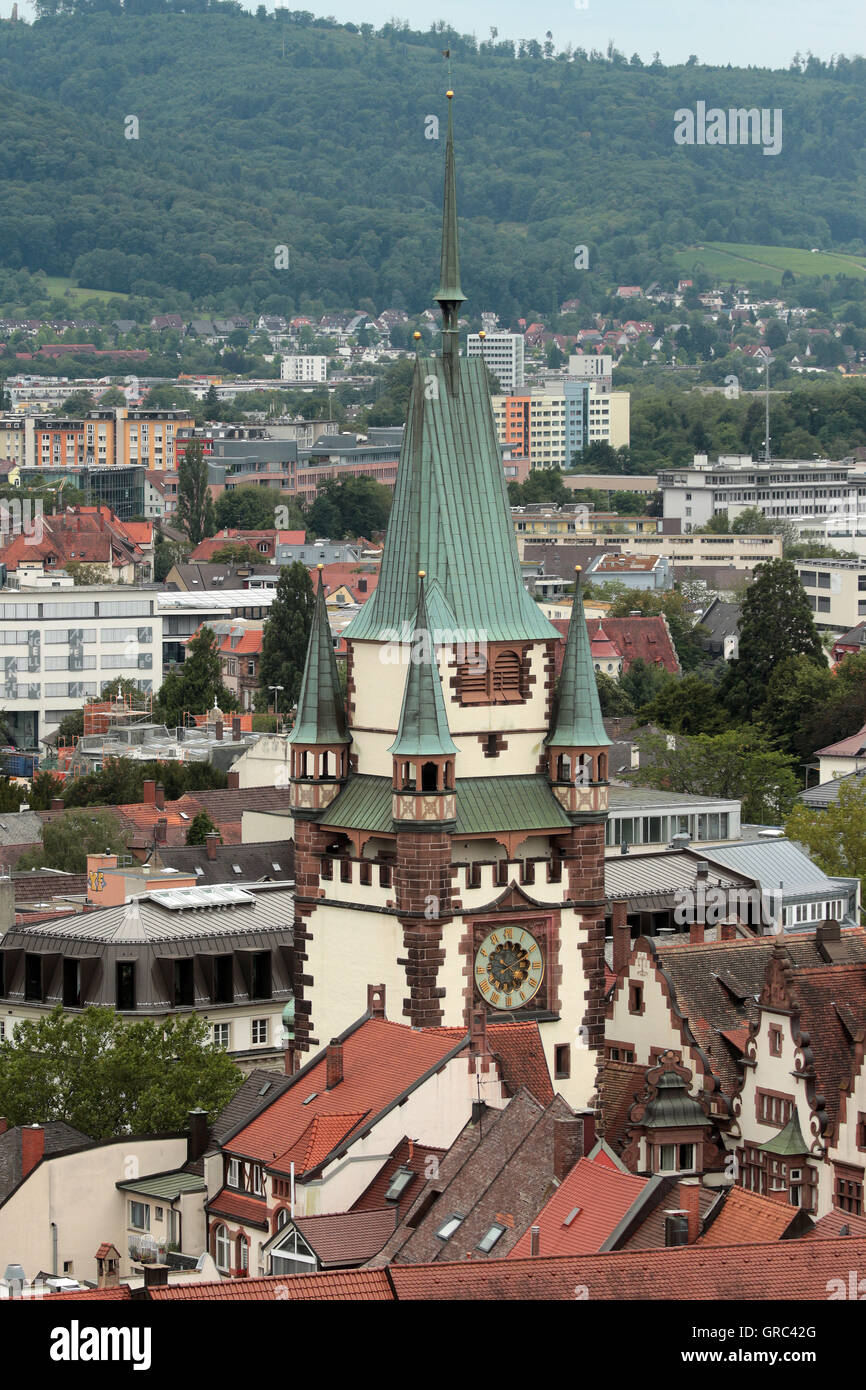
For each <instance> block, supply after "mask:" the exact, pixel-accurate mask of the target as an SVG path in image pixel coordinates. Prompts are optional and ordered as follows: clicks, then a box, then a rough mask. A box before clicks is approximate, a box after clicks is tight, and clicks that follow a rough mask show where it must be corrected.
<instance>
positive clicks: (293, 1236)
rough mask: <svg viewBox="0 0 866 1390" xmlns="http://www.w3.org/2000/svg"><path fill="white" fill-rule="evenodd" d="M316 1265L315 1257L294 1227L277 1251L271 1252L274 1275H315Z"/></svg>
mask: <svg viewBox="0 0 866 1390" xmlns="http://www.w3.org/2000/svg"><path fill="white" fill-rule="evenodd" d="M316 1264H317V1261H316V1257H315V1255H314V1254H313V1252H312V1250H311V1249H310V1247H309V1245H307V1242H306V1241H305V1240H304V1238H303V1236H300V1235H299V1234H298V1232H297V1231H296V1230H295V1228H294V1227H292V1228H291V1230H290V1231H288V1233H287V1234H286V1236H285V1237H284V1238H283V1240H281V1241H280V1244H279V1246H278V1247H277V1249H276V1250H272V1251H271V1273H272V1274H313V1273H314V1272H315V1269H316Z"/></svg>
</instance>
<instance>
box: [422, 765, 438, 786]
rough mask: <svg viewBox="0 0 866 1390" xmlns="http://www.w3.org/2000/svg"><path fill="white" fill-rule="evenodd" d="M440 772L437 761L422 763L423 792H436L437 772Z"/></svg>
mask: <svg viewBox="0 0 866 1390" xmlns="http://www.w3.org/2000/svg"><path fill="white" fill-rule="evenodd" d="M438 772H439V769H438V767H437V766H436V764H435V763H422V764H421V790H422V792H435V790H436V781H437V774H438Z"/></svg>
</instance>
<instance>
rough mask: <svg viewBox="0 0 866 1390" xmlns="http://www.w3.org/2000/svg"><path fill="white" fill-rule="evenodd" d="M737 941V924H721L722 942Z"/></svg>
mask: <svg viewBox="0 0 866 1390" xmlns="http://www.w3.org/2000/svg"><path fill="white" fill-rule="evenodd" d="M736 939H737V924H736V922H722V924H721V940H722V941H736Z"/></svg>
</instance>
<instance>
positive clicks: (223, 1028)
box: [212, 1023, 231, 1048]
mask: <svg viewBox="0 0 866 1390" xmlns="http://www.w3.org/2000/svg"><path fill="white" fill-rule="evenodd" d="M230 1026H231V1025H230V1024H228V1023H215V1024H214V1025H213V1030H212V1031H213V1045H214V1047H225V1048H228V1045H229V1028H230Z"/></svg>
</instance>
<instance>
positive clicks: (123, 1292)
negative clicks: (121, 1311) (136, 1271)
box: [40, 1284, 132, 1303]
mask: <svg viewBox="0 0 866 1390" xmlns="http://www.w3.org/2000/svg"><path fill="white" fill-rule="evenodd" d="M128 1298H132V1290H131V1289H130V1287H129V1285H128V1284H115V1285H114V1286H113V1287H112V1288H110V1289H69V1290H68V1291H67V1292H66V1293H47V1294H46V1295H45V1298H44V1299H43V1300H40V1301H42V1302H45V1303H56V1302H57V1301H58V1300H59V1299H64V1300H65V1299H84V1300H85V1301H87V1300H99V1302H100V1303H108V1302H113V1303H119V1302H122V1301H125V1300H126V1299H128Z"/></svg>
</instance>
